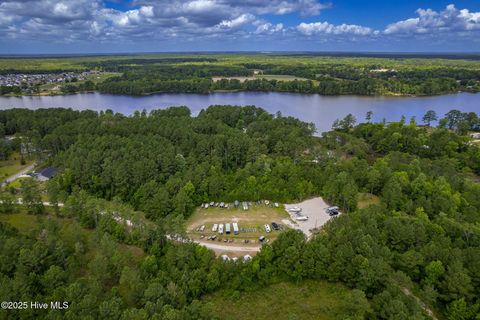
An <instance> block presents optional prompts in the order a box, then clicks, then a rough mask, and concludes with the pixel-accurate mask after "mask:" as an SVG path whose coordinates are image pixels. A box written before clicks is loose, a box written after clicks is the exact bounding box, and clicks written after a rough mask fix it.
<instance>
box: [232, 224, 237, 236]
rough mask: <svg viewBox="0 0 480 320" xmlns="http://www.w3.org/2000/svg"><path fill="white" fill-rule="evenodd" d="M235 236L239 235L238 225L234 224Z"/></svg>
mask: <svg viewBox="0 0 480 320" xmlns="http://www.w3.org/2000/svg"><path fill="white" fill-rule="evenodd" d="M233 234H238V223H236V222H234V223H233Z"/></svg>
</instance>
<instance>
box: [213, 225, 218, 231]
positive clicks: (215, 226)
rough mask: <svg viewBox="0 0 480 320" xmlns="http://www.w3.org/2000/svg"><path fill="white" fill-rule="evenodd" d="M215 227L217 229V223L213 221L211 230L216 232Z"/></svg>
mask: <svg viewBox="0 0 480 320" xmlns="http://www.w3.org/2000/svg"><path fill="white" fill-rule="evenodd" d="M217 229H218V224H216V223H215V224H214V225H213V227H212V231H213V232H217Z"/></svg>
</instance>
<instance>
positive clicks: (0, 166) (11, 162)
mask: <svg viewBox="0 0 480 320" xmlns="http://www.w3.org/2000/svg"><path fill="white" fill-rule="evenodd" d="M32 163H33V161H32V160H26V163H25V164H24V165H22V164H20V155H19V154H18V152H15V153H13V154H12V155H11V156H10V159H8V160H3V161H0V180H1V181H3V180H5V179H6V178H8V177H10V176H12V175H14V174H15V173H17V172H18V171H20V170H22V169H24V168H26V167H28V166H29V165H31V164H32Z"/></svg>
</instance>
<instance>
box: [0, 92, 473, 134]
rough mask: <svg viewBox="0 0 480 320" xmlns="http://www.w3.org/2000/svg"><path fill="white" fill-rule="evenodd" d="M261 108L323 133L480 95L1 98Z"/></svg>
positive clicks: (14, 103)
mask: <svg viewBox="0 0 480 320" xmlns="http://www.w3.org/2000/svg"><path fill="white" fill-rule="evenodd" d="M215 104H223V105H227V104H228V105H242V106H243V105H256V106H258V107H261V108H264V109H265V110H267V111H268V112H270V113H276V112H277V111H280V112H281V113H282V114H283V115H288V116H293V117H296V118H299V119H301V120H303V121H307V122H313V123H315V125H316V127H317V131H318V132H323V131H328V130H329V129H330V128H331V125H332V123H333V121H335V119H338V118H343V117H345V116H346V115H347V114H349V113H351V114H353V115H354V116H355V117H357V119H358V120H359V121H363V119H364V117H365V114H366V113H367V111H372V112H373V120H374V121H382V120H383V119H384V118H385V119H386V120H387V121H396V120H399V119H400V118H401V116H402V115H404V116H405V117H407V121H408V120H409V119H410V118H411V117H413V116H414V117H416V119H417V121H421V119H422V117H423V115H424V114H425V112H426V111H427V110H430V109H432V110H435V111H436V112H437V114H438V115H439V116H443V115H444V114H445V113H446V112H448V111H449V110H451V109H458V110H461V111H464V112H470V111H473V112H477V113H479V112H480V94H472V93H457V94H450V95H443V96H433V97H362V96H321V95H317V94H294V93H279V92H270V93H264V92H235V93H212V94H154V95H150V96H140V97H138V96H121V95H111V94H102V93H81V94H74V95H66V96H41V97H40V96H29V97H0V109H7V108H31V109H37V108H49V107H68V108H73V109H79V110H82V109H92V110H105V109H112V110H114V111H116V112H121V113H123V114H127V115H129V114H132V113H133V112H134V111H135V110H143V109H146V110H151V109H160V108H166V107H170V106H188V107H189V108H190V110H192V113H193V115H197V114H198V112H199V111H200V110H201V109H203V108H206V107H208V106H210V105H215Z"/></svg>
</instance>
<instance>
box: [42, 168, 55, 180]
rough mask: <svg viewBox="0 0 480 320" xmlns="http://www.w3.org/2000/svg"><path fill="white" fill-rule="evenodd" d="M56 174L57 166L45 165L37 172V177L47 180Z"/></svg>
mask: <svg viewBox="0 0 480 320" xmlns="http://www.w3.org/2000/svg"><path fill="white" fill-rule="evenodd" d="M56 174H57V168H54V167H46V168H45V169H43V170H42V171H40V172H39V173H38V174H37V179H38V180H40V181H48V180H50V179H51V178H53V177H54V176H55V175H56Z"/></svg>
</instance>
